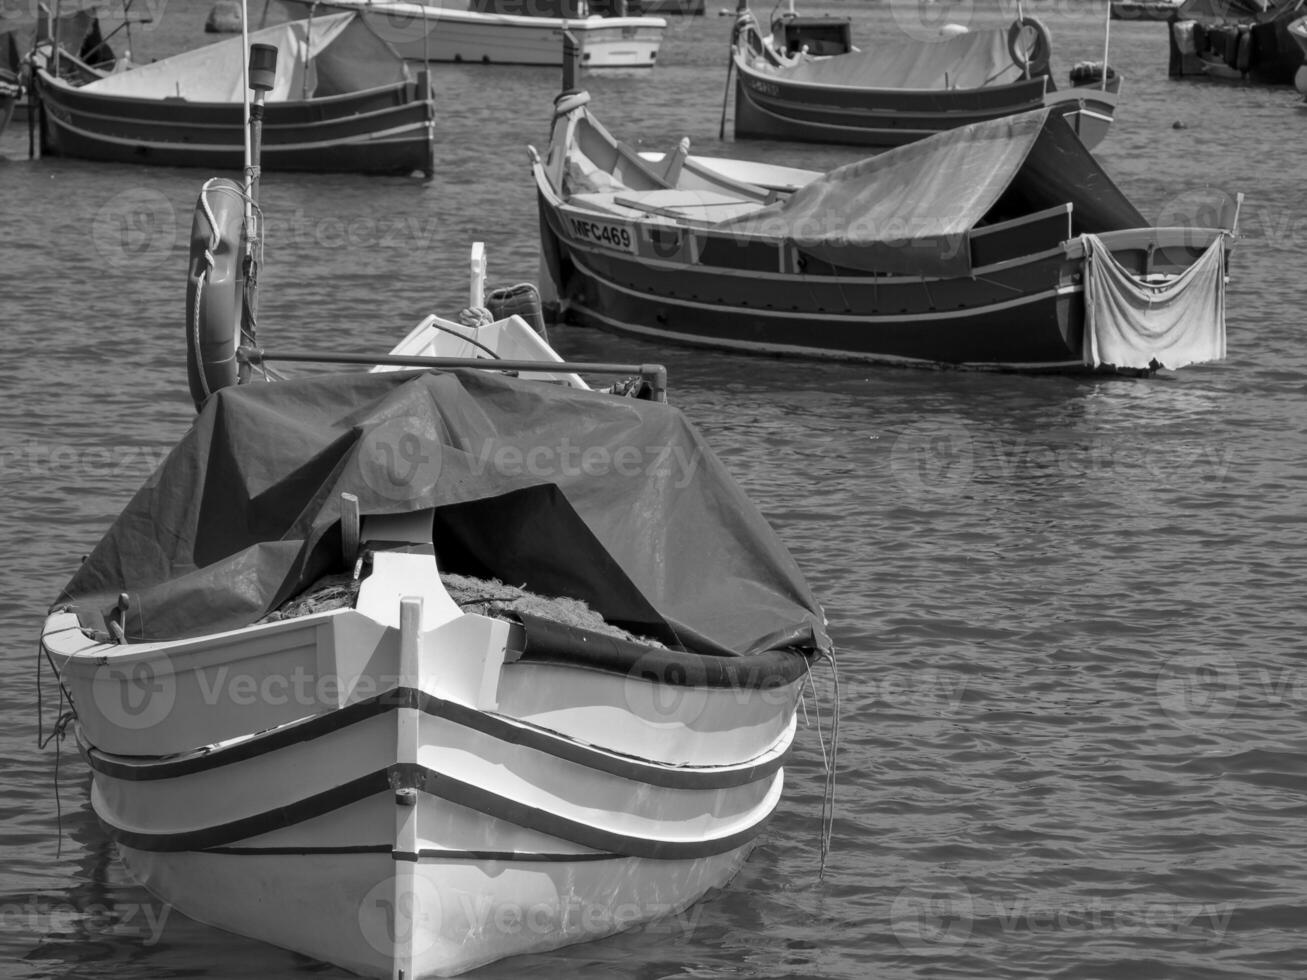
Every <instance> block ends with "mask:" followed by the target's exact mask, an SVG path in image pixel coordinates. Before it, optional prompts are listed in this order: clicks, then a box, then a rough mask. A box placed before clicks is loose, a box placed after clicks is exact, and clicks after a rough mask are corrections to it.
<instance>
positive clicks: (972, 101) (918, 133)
mask: <svg viewBox="0 0 1307 980" xmlns="http://www.w3.org/2000/svg"><path fill="white" fill-rule="evenodd" d="M1119 86H1120V79H1116V80H1114V82H1113V83H1111V84H1110V85H1109V90H1114V89H1115V88H1119ZM1083 91H1084V95H1083V96H1082V97H1081V98H1080V99H1077V100H1075V101H1066V102H1061V101H1058V102H1056V103H1052V104H1056V105H1057V108H1058V109H1059V111H1061V112H1062V113H1063V114H1064V115H1066V116H1068V117H1069V119H1070V122H1071V124H1072V127H1073V128H1075V129H1076V130H1077V131H1078V132H1081V134H1082V139H1084V141H1085V145H1086V146H1090V147H1092V146H1094V145H1095V144H1097V143H1098V142H1099V141H1101V139H1102V138H1103V136H1104V135H1105V134H1106V131H1107V124H1106V123H1099V124H1098V125H1097V126H1095V127H1091V128H1090V129H1088V130H1086V129H1085V128H1084V123H1082V122H1081V121H1080V118H1079V117H1080V115H1081V105H1080V102H1081V101H1083V102H1084V108H1085V109H1090V110H1093V111H1096V112H1098V113H1100V114H1102V115H1105V116H1107V117H1108V118H1109V119H1110V118H1111V116H1112V115H1113V113H1114V112H1115V105H1114V104H1113V103H1111V102H1105V101H1103V100H1101V99H1098V98H1094V95H1093V92H1094V91H1096V90H1090V89H1084V90H1083ZM1044 104H1045V102H1044V87H1043V83H1042V82H1040V81H1032V82H1020V83H1017V84H1014V85H1002V86H995V87H993V88H989V89H973V90H970V91H967V92H957V91H955V92H938V93H935V92H901V91H895V90H893V89H882V90H874V89H837V88H821V87H816V86H801V85H787V84H784V83H778V82H776V81H774V80H772V79H771V77H770V76H768V77H766V78H765V79H760V80H754V77H752V76H747V75H746V74H745V73H744V72H743V71H742V72H740V73H739V75H738V76H737V80H736V86H735V135H736V136H737V137H739V138H753V139H776V140H792V141H796V142H801V143H838V144H844V145H848V146H900V145H902V144H904V143H910V142H913V141H914V140H918V139H924V138H925V137H926V136H929V135H931V134H933V133H939V132H944V131H945V130H949V129H956V128H957V127H959V126H966V125H968V124H970V123H975V122H982V121H984V120H988V119H998V118H1001V117H1003V116H1009V115H1013V114H1015V113H1018V112H1027V111H1030V110H1032V109H1038V108H1040V107H1041V106H1043V105H1044Z"/></svg>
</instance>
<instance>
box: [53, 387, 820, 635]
mask: <svg viewBox="0 0 1307 980" xmlns="http://www.w3.org/2000/svg"><path fill="white" fill-rule="evenodd" d="M344 492H349V493H353V494H356V495H357V496H358V497H359V500H360V510H361V511H362V513H363V514H364V515H366V514H369V513H408V512H411V511H414V510H421V509H425V508H429V507H434V508H437V510H436V518H435V521H434V524H435V540H436V560H437V562H438V563H439V564H440V565H441V567H442V570H444V571H449V572H457V573H460V574H471V575H476V576H478V577H483V578H488V577H494V578H499V579H500V580H502V581H504V582H509V583H512V584H513V585H518V586H523V587H525V588H527V589H528V590H530V591H533V592H537V593H540V594H543V595H551V596H557V595H566V596H571V597H573V598H579V599H582V600H584V601H586V602H587V603H589V604H590V606H591V607H592V608H594V609H595V610H596V611H597V612H599V613H600V614H601V615H603V616H604V617H605V618H606V619H608V620H609V621H610V622H613V623H615V624H616V625H619V626H622V627H624V628H626V629H629V630H631V631H632V632H634V633H637V634H640V635H644V636H649V637H652V638H655V639H660V640H662V641H663V642H666V643H668V644H669V645H673V646H675V645H682V646H684V647H686V648H688V649H692V650H695V651H697V652H700V653H716V654H723V655H726V654H750V653H759V652H762V651H764V650H767V649H772V648H776V647H780V646H788V645H792V644H793V645H799V646H806V647H815V646H818V645H821V646H823V647H824V646H826V645H827V644H828V642H829V641H828V640H827V639H826V638H825V634H824V626H823V623H824V620H823V616H822V613H821V611H820V607H819V606H818V604H817V602H816V601H815V599H814V598H813V597H812V595H811V593H810V592H809V590H808V587H807V585H806V584H805V583H804V581H803V578H802V576H801V574H800V572H799V570H798V568H797V566H796V565H795V563H794V560H793V559H792V558H791V557H790V555H789V553H788V552H787V551H786V550H785V548H784V546H783V545H782V544H781V542H780V540H779V539H778V538H777V537H776V535H775V533H774V532H773V531H772V530H771V528H770V527H769V526H768V524H767V523H766V521H765V520H764V519H763V517H762V516H761V515H760V514H759V512H758V510H757V509H756V508H755V507H754V506H753V504H752V503H750V501H749V500H748V498H746V497H745V495H744V493H743V491H742V490H741V489H740V488H739V487H738V486H737V485H736V484H735V483H734V481H733V480H732V479H731V477H730V476H729V474H728V473H727V471H726V469H725V467H724V466H723V465H722V463H721V462H720V460H718V459H717V458H716V457H715V456H714V455H713V453H712V451H711V450H710V449H709V448H708V446H707V445H706V444H705V442H704V441H703V439H702V437H701V436H700V435H699V434H698V433H697V432H696V431H695V430H694V428H693V427H692V426H691V425H690V424H689V423H688V422H687V421H686V419H685V418H684V417H683V416H682V415H681V413H680V412H679V411H677V410H676V409H675V408H673V407H671V406H669V405H665V404H658V403H652V402H641V401H635V400H632V399H622V398H616V397H614V396H610V395H603V394H598V393H595V392H589V391H577V390H573V389H567V388H563V387H560V386H555V385H550V384H547V383H543V382H533V381H524V380H516V379H511V378H505V377H503V376H500V375H488V374H486V373H484V372H476V371H463V372H456V373H444V374H428V373H413V372H382V373H370V374H349V375H329V376H320V377H318V378H309V379H301V380H296V381H287V382H276V383H271V384H264V383H259V384H251V385H245V386H240V387H234V388H227V389H225V390H222V391H220V392H218V393H217V394H215V395H214V396H213V397H212V398H210V399H209V401H208V402H206V403H205V405H204V408H203V410H202V411H201V413H200V415H199V416H198V418H197V419H196V421H195V424H194V426H193V427H192V429H191V431H190V432H188V433H187V435H186V436H185V437H184V438H183V439H182V441H181V442H180V443H179V445H178V446H177V447H176V448H175V449H174V450H173V451H172V453H171V454H170V455H169V456H168V458H167V459H166V460H165V461H164V463H163V464H161V466H160V467H159V469H158V470H157V471H156V472H155V473H154V474H153V475H152V476H151V477H150V479H149V480H148V481H147V482H146V484H145V486H144V487H143V488H142V489H141V490H140V491H138V492H137V494H136V496H135V497H134V498H133V499H132V501H131V502H130V503H129V504H128V506H127V508H126V509H125V510H124V511H123V513H122V514H121V515H120V516H119V518H118V519H117V520H116V521H115V523H114V524H113V526H112V527H111V528H110V530H109V531H108V533H107V534H106V535H105V537H104V538H103V540H102V541H101V542H100V543H99V544H98V545H97V546H96V548H95V550H94V552H93V553H92V554H91V555H90V556H89V558H88V559H87V560H86V561H85V562H84V563H83V564H82V566H81V568H80V569H79V570H78V572H77V573H76V575H75V576H74V577H73V579H72V580H71V581H70V582H69V584H68V585H67V587H66V588H65V590H64V592H63V594H62V595H61V596H60V598H59V600H58V604H64V603H72V604H74V605H75V606H76V608H77V610H78V613H79V615H80V616H81V617H82V621H83V623H84V624H85V623H88V622H90V623H93V622H94V621H95V620H96V619H97V614H98V616H106V617H107V616H108V615H109V614H110V610H111V609H112V608H113V606H114V605H115V602H116V599H117V596H118V594H119V593H121V592H126V593H128V594H129V596H130V611H129V614H128V617H127V635H128V637H129V639H171V638H179V637H185V636H196V635H203V634H207V633H212V632H215V631H219V630H226V629H235V628H240V627H244V626H247V625H249V624H250V623H252V622H254V621H255V620H257V619H258V618H260V617H261V616H262V615H264V613H266V612H267V611H268V610H269V609H272V608H274V607H276V606H277V605H278V604H280V603H281V602H282V601H284V600H285V599H287V598H289V597H291V596H293V595H295V594H298V593H299V592H300V591H302V590H303V589H305V588H306V587H308V586H309V585H311V584H312V583H313V582H314V581H315V580H316V579H317V578H318V577H320V576H321V575H323V574H325V573H330V572H336V571H340V570H342V568H343V566H342V564H341V557H340V544H339V537H340V531H339V506H340V505H339V500H340V496H341V494H342V493H344Z"/></svg>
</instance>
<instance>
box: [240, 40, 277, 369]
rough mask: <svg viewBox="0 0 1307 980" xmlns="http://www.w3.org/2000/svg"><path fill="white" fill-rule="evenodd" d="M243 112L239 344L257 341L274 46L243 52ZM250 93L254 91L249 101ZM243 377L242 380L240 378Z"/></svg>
mask: <svg viewBox="0 0 1307 980" xmlns="http://www.w3.org/2000/svg"><path fill="white" fill-rule="evenodd" d="M246 65H247V67H246V79H247V87H246V89H245V113H246V117H247V119H248V125H247V126H246V128H245V222H244V228H243V231H242V236H241V237H242V239H243V241H242V249H241V265H242V269H243V272H244V279H245V295H244V298H243V302H242V303H241V343H245V344H255V343H257V334H258V329H257V327H258V309H259V266H260V265H262V264H263V233H262V231H261V229H260V227H259V218H260V209H259V176H260V170H259V156H260V154H261V152H262V149H263V102H264V98H265V96H266V95H267V94H268V93H269V92H271V91H272V89H273V87H274V86H275V85H276V84H277V48H276V46H275V45H271V44H251V45H250V46H249V47H248V49H247V55H246ZM250 92H253V93H254V99H253V101H252V102H251V100H250ZM242 380H243V379H242Z"/></svg>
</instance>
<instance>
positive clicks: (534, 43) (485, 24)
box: [333, 0, 667, 68]
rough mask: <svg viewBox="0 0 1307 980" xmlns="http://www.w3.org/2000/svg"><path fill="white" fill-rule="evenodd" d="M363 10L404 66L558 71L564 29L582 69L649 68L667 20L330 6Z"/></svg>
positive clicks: (376, 1)
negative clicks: (459, 64) (446, 64)
mask: <svg viewBox="0 0 1307 980" xmlns="http://www.w3.org/2000/svg"><path fill="white" fill-rule="evenodd" d="M333 6H340V7H347V8H348V9H351V10H359V11H361V12H362V13H363V17H364V20H366V21H367V22H368V25H369V26H370V27H372V29H373V30H374V31H375V32H376V33H377V34H378V35H379V36H381V37H382V38H384V39H385V40H386V41H388V42H389V43H390V45H391V46H392V47H393V48H394V49H395V50H396V51H398V52H399V54H400V55H401V56H403V57H404V58H405V59H406V60H408V61H417V62H466V63H480V64H495V65H543V66H547V67H553V68H561V67H562V64H563V31H564V30H567V31H570V32H571V34H572V36H573V37H574V38H575V40H576V43H577V46H578V49H579V53H578V57H579V58H580V60H581V65H582V66H583V67H586V68H652V67H653V66H654V64H655V63H656V62H657V60H658V51H659V48H660V47H661V45H662V39H663V32H664V30H665V29H666V26H667V23H666V21H664V20H662V19H661V18H659V17H597V16H596V17H588V18H584V19H564V18H557V17H525V16H517V15H512V14H489V13H479V12H477V11H471V10H449V9H443V8H439V7H424V6H422V5H420V4H416V3H411V2H405V0H395V2H385V0H367V2H362V3H333Z"/></svg>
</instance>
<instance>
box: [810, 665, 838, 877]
mask: <svg viewBox="0 0 1307 980" xmlns="http://www.w3.org/2000/svg"><path fill="white" fill-rule="evenodd" d="M821 656H822V659H824V660H828V661H830V668H831V680H832V683H833V684H834V689H835V690H834V693H835V706H834V709H833V711H832V714H831V750H830V755H829V756H827V754H826V742H825V739H824V738H823V737H822V731H821V703H820V701H819V700H818V698H817V687H816V684H815V683H814V682H813V679H812V665H811V664H810V663H809V664H805V670H806V673H807V677H808V686H809V688H810V689H811V690H812V699H813V709H814V710H815V712H816V714H817V744H818V745H819V746H820V748H821V761H822V766H823V768H824V769H825V771H826V785H825V787H824V789H823V791H822V800H821V842H820V848H821V864H820V866H819V867H818V869H817V880H818V881H821V880H822V879H823V878H825V876H826V860H827V858H828V857H829V856H830V849H831V837H832V836H833V834H834V830H835V776H836V756H837V754H838V752H839V742H840V678H839V672H838V671H837V670H836V667H835V654H834V652H833V651H830V650H824V651H822V654H821ZM804 715H805V720H806V716H807V708H806V705H805V708H804Z"/></svg>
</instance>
